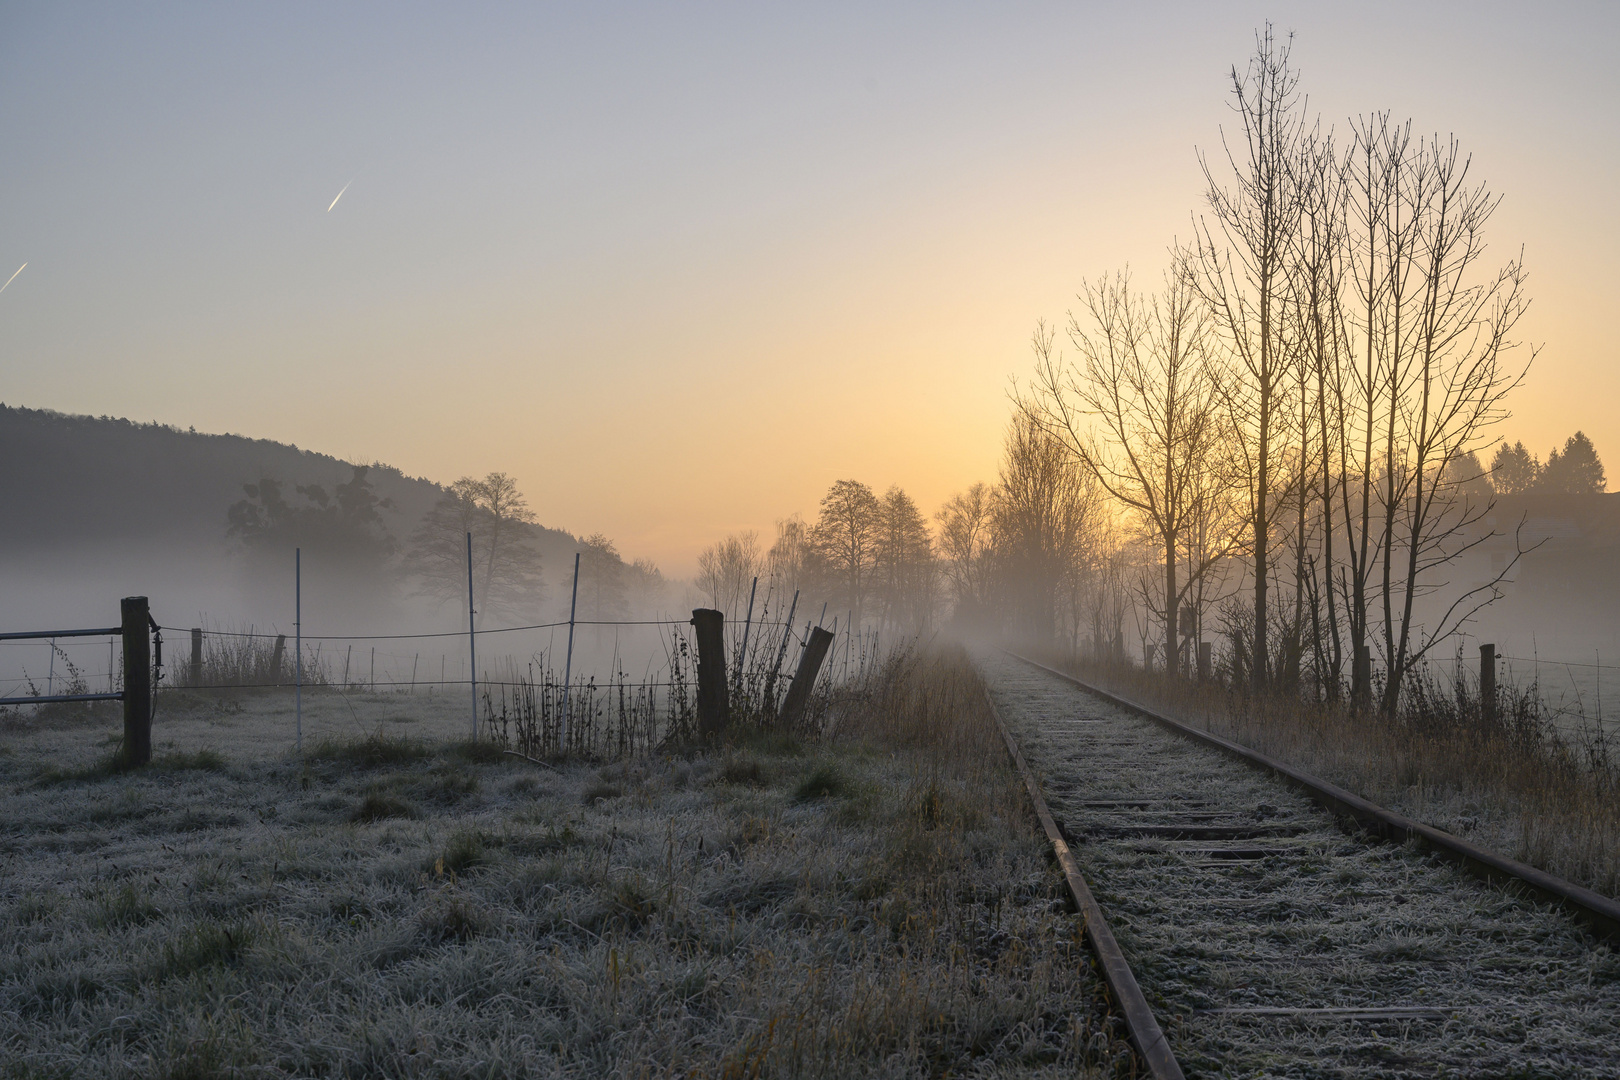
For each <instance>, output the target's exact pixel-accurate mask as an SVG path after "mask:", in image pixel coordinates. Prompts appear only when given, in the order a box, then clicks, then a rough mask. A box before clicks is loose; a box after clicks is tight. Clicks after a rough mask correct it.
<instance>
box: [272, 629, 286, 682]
mask: <svg viewBox="0 0 1620 1080" xmlns="http://www.w3.org/2000/svg"><path fill="white" fill-rule="evenodd" d="M286 657H287V635H286V634H277V635H276V651H275V652H273V653H271V654H270V682H271V685H273V686H280V685H281V664H282V661H284V660H285V659H286Z"/></svg>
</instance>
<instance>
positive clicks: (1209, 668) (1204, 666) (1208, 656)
mask: <svg viewBox="0 0 1620 1080" xmlns="http://www.w3.org/2000/svg"><path fill="white" fill-rule="evenodd" d="M1214 674H1215V644H1214V643H1213V642H1210V641H1200V642H1199V643H1198V681H1199V682H1201V683H1207V682H1209V680H1210V677H1211V676H1212V675H1214Z"/></svg>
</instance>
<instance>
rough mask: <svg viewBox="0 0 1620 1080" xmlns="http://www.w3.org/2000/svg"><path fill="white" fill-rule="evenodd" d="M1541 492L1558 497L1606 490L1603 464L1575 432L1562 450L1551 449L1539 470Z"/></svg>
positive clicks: (1584, 436)
mask: <svg viewBox="0 0 1620 1080" xmlns="http://www.w3.org/2000/svg"><path fill="white" fill-rule="evenodd" d="M1537 486H1538V487H1539V488H1540V489H1541V490H1543V491H1548V492H1553V493H1556V494H1559V495H1597V494H1601V493H1602V492H1603V491H1604V489H1605V488H1607V487H1608V480H1607V478H1605V477H1604V475H1603V462H1601V461H1599V460H1598V456H1597V450H1596V449H1594V448H1593V446H1592V440H1591V439H1588V438H1587V437H1586V435H1585V434H1584V433H1582V432H1579V431H1577V432H1576V433H1575V434H1573V435H1571V436H1570V437H1569V438H1568V439H1567V440H1565V442H1564V450H1563V452H1562V453H1559V452H1558V451H1557V450H1553V451H1552V452H1551V453H1549V454H1548V455H1547V464H1546V465H1545V466H1543V467H1542V469H1541V476H1540V483H1539V484H1538V485H1537Z"/></svg>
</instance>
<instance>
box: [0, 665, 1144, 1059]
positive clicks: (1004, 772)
mask: <svg viewBox="0 0 1620 1080" xmlns="http://www.w3.org/2000/svg"><path fill="white" fill-rule="evenodd" d="M290 708H291V695H290V694H287V693H285V692H281V691H251V692H239V693H235V694H216V695H203V694H194V693H186V692H173V691H171V692H169V693H168V694H166V695H163V696H160V698H159V714H158V721H157V723H156V725H155V727H154V746H155V756H154V761H153V763H152V764H151V765H150V766H148V767H146V768H143V769H140V770H137V771H133V772H120V771H118V770H116V769H114V768H112V767H111V765H110V763H111V761H112V753H113V750H114V748H115V746H116V743H117V730H116V726H115V723H114V722H113V718H112V716H111V715H110V714H109V713H107V712H105V711H103V712H101V713H96V712H93V711H91V710H81V711H80V712H79V713H78V714H77V715H76V716H63V715H60V714H58V715H56V716H54V718H49V722H46V719H45V718H42V719H39V720H37V721H35V720H29V719H26V718H21V717H16V716H14V717H13V718H12V719H11V720H10V721H9V722H8V724H7V726H6V729H5V731H4V732H3V734H0V746H3V749H0V773H3V775H4V780H5V784H4V790H5V794H4V795H3V796H0V799H3V804H4V805H3V812H0V820H3V821H4V823H5V824H4V834H3V841H0V842H3V845H4V847H3V856H0V857H3V859H4V865H5V876H4V880H5V883H6V884H5V894H4V896H3V897H0V942H3V946H0V1016H3V1017H4V1019H3V1020H0V1058H4V1060H5V1061H6V1065H5V1066H4V1075H7V1076H12V1077H24V1076H27V1077H46V1076H51V1077H55V1076H60V1077H67V1076H75V1077H80V1076H96V1077H124V1076H131V1077H135V1076H139V1077H207V1076H242V1077H249V1076H252V1077H261V1076H262V1077H273V1076H292V1075H317V1076H360V1075H368V1076H369V1075H390V1076H421V1077H429V1076H431V1077H440V1076H444V1077H449V1076H481V1077H487V1076H601V1075H608V1074H613V1075H624V1076H691V1075H703V1076H731V1077H746V1076H763V1075H769V1076H809V1075H814V1076H897V1077H898V1076H924V1075H941V1074H945V1073H949V1074H952V1075H963V1076H992V1075H995V1076H1041V1075H1053V1076H1056V1075H1065V1076H1071V1075H1075V1074H1079V1075H1086V1076H1114V1075H1127V1074H1129V1072H1130V1071H1131V1069H1132V1068H1133V1058H1132V1056H1131V1054H1130V1052H1129V1048H1128V1046H1127V1045H1126V1044H1125V1043H1124V1042H1123V1041H1122V1032H1121V1029H1120V1028H1119V1026H1118V1024H1117V1022H1116V1021H1115V1020H1114V1019H1113V1018H1112V1017H1111V1016H1110V1015H1109V1014H1108V1012H1107V1009H1106V1007H1105V1004H1104V999H1103V996H1102V991H1101V988H1100V983H1099V981H1098V979H1097V978H1096V977H1095V975H1094V974H1093V973H1092V971H1091V969H1090V967H1089V964H1088V961H1087V958H1086V956H1085V954H1084V950H1083V945H1082V940H1081V938H1080V930H1079V926H1078V923H1077V921H1076V920H1075V918H1074V917H1073V916H1072V915H1071V914H1070V912H1069V911H1068V908H1067V906H1066V903H1065V899H1064V893H1063V890H1062V885H1061V880H1060V879H1059V877H1058V876H1057V875H1056V873H1055V871H1054V869H1053V868H1052V866H1051V865H1050V863H1049V860H1048V855H1047V848H1046V845H1045V843H1044V841H1043V840H1042V839H1041V837H1040V836H1039V834H1038V831H1037V829H1036V828H1035V826H1034V822H1033V818H1032V816H1031V814H1030V813H1029V811H1028V808H1027V803H1026V801H1025V798H1024V796H1023V793H1022V792H1021V790H1020V789H1019V787H1018V784H1017V778H1016V775H1015V774H1013V773H1012V771H1011V769H1010V768H1009V767H1008V766H1007V764H1006V763H1005V755H1004V753H1001V752H998V751H999V747H998V745H997V743H996V741H995V740H996V735H995V731H994V728H993V725H992V721H991V720H990V718H989V716H988V714H987V713H986V711H985V707H984V704H983V697H982V692H981V690H980V684H979V683H978V679H977V675H976V674H975V673H974V672H973V670H972V667H971V665H970V664H969V662H968V660H967V658H966V656H965V655H964V654H962V653H960V652H954V653H948V654H931V655H927V656H916V655H914V656H900V657H896V658H894V659H892V660H891V661H890V662H889V663H888V664H887V665H885V666H884V668H883V670H882V671H881V673H877V674H874V676H873V677H872V678H870V679H868V680H866V682H865V683H864V684H863V685H862V686H860V687H858V688H855V689H851V690H847V691H845V692H844V693H843V694H842V696H840V697H838V698H836V699H834V700H832V701H830V702H829V703H828V705H827V715H828V716H829V718H832V719H833V723H831V724H830V725H829V726H830V727H831V728H832V730H833V732H834V734H833V735H832V736H829V737H810V736H806V737H797V738H790V737H787V736H785V735H781V734H777V733H772V732H770V731H769V730H762V729H760V728H758V727H757V726H751V727H746V728H744V729H742V730H739V731H736V732H734V734H733V737H732V738H731V739H729V740H728V741H727V742H725V743H724V744H722V745H712V746H707V747H693V746H665V747H662V748H660V749H659V750H657V751H656V752H648V753H643V754H638V755H636V756H634V757H631V758H629V759H626V760H617V761H605V762H604V761H602V760H586V759H583V758H580V757H575V758H567V757H563V758H559V759H557V760H555V761H553V762H551V763H550V764H549V765H545V766H542V765H536V764H533V763H531V762H528V761H525V760H521V759H519V758H516V757H514V756H512V755H510V754H505V753H502V752H501V750H500V748H499V746H498V745H496V744H494V743H492V742H491V741H489V740H488V739H482V740H477V741H470V740H468V739H467V731H468V728H467V726H466V725H467V717H466V703H465V702H463V701H461V700H459V698H457V699H456V700H455V701H454V702H453V703H452V702H451V701H447V700H445V699H443V698H440V697H437V696H435V695H421V694H419V695H390V694H381V695H371V694H365V693H351V694H346V695H339V694H337V693H335V692H306V695H305V724H306V726H305V744H304V751H303V753H302V754H299V753H296V752H295V751H294V750H293V747H292V743H291V738H290V736H291V732H290V726H289V724H288V721H289V719H290V716H289V712H290Z"/></svg>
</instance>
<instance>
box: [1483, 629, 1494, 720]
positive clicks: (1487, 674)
mask: <svg viewBox="0 0 1620 1080" xmlns="http://www.w3.org/2000/svg"><path fill="white" fill-rule="evenodd" d="M1479 716H1480V719H1481V720H1483V721H1484V722H1485V723H1487V724H1494V723H1496V646H1495V645H1481V646H1480V647H1479Z"/></svg>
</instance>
